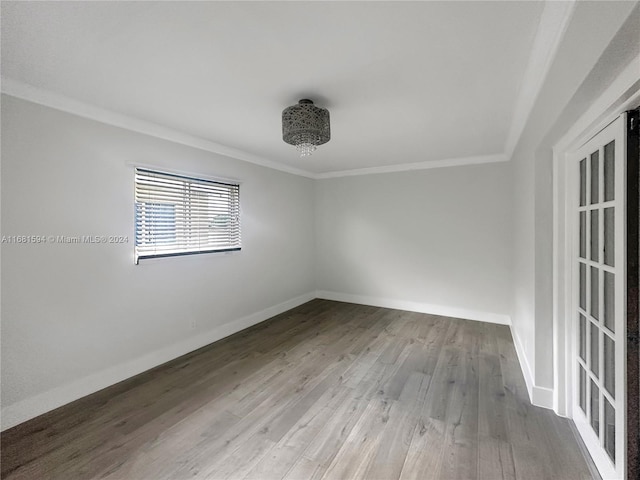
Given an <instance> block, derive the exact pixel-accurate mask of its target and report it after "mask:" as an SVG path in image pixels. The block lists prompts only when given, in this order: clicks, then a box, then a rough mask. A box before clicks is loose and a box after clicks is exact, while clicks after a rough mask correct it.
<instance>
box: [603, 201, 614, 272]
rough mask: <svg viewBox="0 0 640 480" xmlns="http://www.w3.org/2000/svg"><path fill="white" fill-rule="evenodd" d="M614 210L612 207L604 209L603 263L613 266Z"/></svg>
mask: <svg viewBox="0 0 640 480" xmlns="http://www.w3.org/2000/svg"><path fill="white" fill-rule="evenodd" d="M615 228H616V224H615V210H614V207H609V208H605V209H604V263H605V265H609V266H610V267H613V266H615V254H616V244H615Z"/></svg>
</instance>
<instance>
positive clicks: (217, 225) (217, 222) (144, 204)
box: [135, 168, 240, 264]
mask: <svg viewBox="0 0 640 480" xmlns="http://www.w3.org/2000/svg"><path fill="white" fill-rule="evenodd" d="M135 184H136V190H135V202H136V219H135V238H136V241H135V260H136V264H137V263H138V260H139V259H140V258H154V257H169V256H175V255H188V254H194V253H206V252H228V251H232V250H240V186H239V185H238V184H233V183H223V182H214V181H211V180H203V179H198V178H190V177H185V176H181V175H173V174H169V173H162V172H154V171H152V170H145V169H141V168H136V177H135Z"/></svg>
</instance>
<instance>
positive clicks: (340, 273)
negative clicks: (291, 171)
mask: <svg viewBox="0 0 640 480" xmlns="http://www.w3.org/2000/svg"><path fill="white" fill-rule="evenodd" d="M511 233H512V219H511V204H510V186H509V167H508V165H506V164H503V163H493V164H485V165H474V166H463V167H449V168H438V169H430V170H420V171H413V172H398V173H386V174H375V175H365V176H353V177H342V178H333V179H324V180H319V181H318V182H317V183H316V236H317V257H316V262H317V285H318V289H319V290H320V291H322V292H321V296H324V297H326V298H334V299H341V300H348V301H349V300H350V301H354V302H361V303H369V304H377V305H384V306H389V307H395V308H404V309H409V310H418V311H424V312H430V313H437V314H445V315H451V316H458V317H463V318H471V319H477V320H488V321H495V322H501V323H508V321H509V319H508V313H509V307H510V301H509V291H510V272H511V244H512V241H511Z"/></svg>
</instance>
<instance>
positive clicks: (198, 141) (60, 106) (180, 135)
mask: <svg viewBox="0 0 640 480" xmlns="http://www.w3.org/2000/svg"><path fill="white" fill-rule="evenodd" d="M1 82H2V83H1V85H0V90H1V91H2V93H3V94H6V95H9V96H12V97H16V98H20V99H22V100H26V101H29V102H32V103H36V104H39V105H44V106H46V107H49V108H54V109H56V110H60V111H63V112H67V113H71V114H73V115H77V116H79V117H83V118H88V119H90V120H94V121H97V122H101V123H104V124H107V125H112V126H115V127H119V128H124V129H125V130H129V131H133V132H137V133H142V134H144V135H149V136H152V137H156V138H160V139H163V140H168V141H170V142H174V143H178V144H181V145H186V146H189V147H193V148H197V149H199V150H204V151H207V152H211V153H215V154H219V155H224V156H225V157H229V158H233V159H236V160H241V161H244V162H249V163H253V164H255V165H259V166H262V167H266V168H271V169H274V170H278V171H281V172H286V173H290V174H293V175H298V176H302V177H306V178H311V179H316V180H320V179H325V178H338V177H350V176H356V175H373V174H382V173H394V172H406V171H411V170H426V169H430V168H443V167H455V166H462V165H477V164H482V163H494V162H504V161H507V160H509V157H508V156H507V155H506V154H504V153H497V154H492V155H477V156H470V157H457V158H447V159H440V160H431V161H424V162H417V163H404V164H399V165H386V166H380V167H366V168H358V169H354V170H335V171H330V172H324V173H314V172H310V171H308V170H303V169H300V168H295V167H290V166H288V165H283V164H281V163H278V162H274V161H272V160H268V159H266V158H262V157H259V156H257V155H253V154H250V153H248V152H244V151H242V150H239V149H237V148H232V147H227V146H225V145H221V144H219V143H216V142H213V141H211V140H207V139H205V138H202V137H197V136H194V135H189V134H187V133H184V132H180V131H178V130H175V129H172V128H169V127H165V126H162V125H159V124H156V123H153V122H148V121H146V120H141V119H138V118H135V117H132V116H129V115H124V114H121V113H117V112H114V111H111V110H108V109H105V108H101V107H97V106H95V105H92V104H89V103H86V102H82V101H80V100H75V99H73V98H70V97H67V96H65V95H60V94H58V93H54V92H51V91H49V90H45V89H41V88H38V87H34V86H32V85H29V84H26V83H23V82H20V81H17V80H14V79H11V78H5V77H2V79H1Z"/></svg>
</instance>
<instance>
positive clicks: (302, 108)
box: [282, 98, 331, 157]
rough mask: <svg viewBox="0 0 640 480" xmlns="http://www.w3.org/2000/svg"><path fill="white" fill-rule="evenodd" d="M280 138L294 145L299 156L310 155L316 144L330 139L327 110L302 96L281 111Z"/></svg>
mask: <svg viewBox="0 0 640 480" xmlns="http://www.w3.org/2000/svg"><path fill="white" fill-rule="evenodd" d="M282 139H283V140H284V141H285V142H287V143H288V144H290V145H295V146H296V148H297V149H298V152H300V156H301V157H308V156H309V155H311V154H312V153H313V152H314V151H315V150H316V147H317V146H318V145H322V144H323V143H327V142H328V141H329V140H330V139H331V129H330V127H329V110H327V109H326V108H320V107H316V106H315V105H314V104H313V102H312V101H311V100H308V99H306V98H303V99H302V100H300V101H299V102H298V104H297V105H292V106H291V107H287V108H285V109H284V110H283V111H282Z"/></svg>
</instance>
